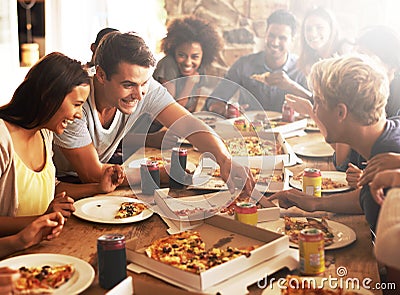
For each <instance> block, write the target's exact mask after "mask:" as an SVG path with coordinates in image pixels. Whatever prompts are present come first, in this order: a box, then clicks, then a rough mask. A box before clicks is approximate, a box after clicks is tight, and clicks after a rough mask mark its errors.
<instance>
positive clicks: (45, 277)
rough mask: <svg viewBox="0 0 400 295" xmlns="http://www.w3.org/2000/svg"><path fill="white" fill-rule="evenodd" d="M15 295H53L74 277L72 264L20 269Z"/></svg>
mask: <svg viewBox="0 0 400 295" xmlns="http://www.w3.org/2000/svg"><path fill="white" fill-rule="evenodd" d="M19 272H20V277H19V278H18V279H17V281H16V282H15V289H16V290H15V293H14V294H51V293H53V292H54V291H55V289H57V288H59V287H60V286H62V285H63V284H65V283H66V282H68V280H69V279H70V278H71V277H72V275H73V274H74V272H75V268H74V266H73V265H71V264H65V265H57V266H49V265H45V266H41V267H25V266H23V267H20V268H19Z"/></svg>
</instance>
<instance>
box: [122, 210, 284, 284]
mask: <svg viewBox="0 0 400 295" xmlns="http://www.w3.org/2000/svg"><path fill="white" fill-rule="evenodd" d="M195 230H196V231H198V232H199V233H200V235H201V237H202V239H203V241H204V242H205V244H206V248H212V247H218V248H226V247H227V246H232V247H249V246H257V248H256V249H254V250H252V251H251V252H250V253H251V255H250V256H249V257H245V256H240V257H238V258H235V259H233V260H231V261H228V262H226V263H223V264H220V265H218V266H215V267H213V268H210V269H208V270H206V271H203V272H201V273H200V274H196V273H191V272H187V271H184V270H181V269H178V268H176V267H173V266H171V265H168V264H165V263H162V262H159V261H156V260H154V259H151V258H149V257H147V255H146V254H145V252H144V250H145V249H144V248H139V247H138V243H137V242H138V240H137V239H133V240H130V241H128V243H127V246H126V248H127V260H128V261H130V262H133V263H135V264H137V265H140V266H142V267H144V268H146V269H149V270H150V271H151V273H152V274H153V275H155V276H157V277H159V278H161V279H165V280H167V281H169V282H172V283H174V282H176V283H177V284H179V285H180V286H184V287H186V288H189V289H194V290H199V291H201V290H206V289H208V288H210V287H211V286H214V285H216V284H218V283H220V282H222V281H225V280H227V279H229V278H231V277H234V276H236V275H238V274H240V273H242V272H244V271H246V270H248V269H251V268H253V267H256V266H257V265H259V264H260V263H263V262H265V261H267V260H269V259H273V258H274V257H276V256H278V255H280V254H282V253H284V252H285V251H288V250H289V239H288V237H287V236H285V235H282V234H278V233H275V232H271V231H268V230H265V229H262V228H258V227H255V226H251V225H248V224H244V223H241V222H239V221H236V220H230V219H227V218H224V217H222V216H219V215H215V216H213V217H210V218H207V219H205V220H203V222H202V223H201V224H200V225H199V226H197V227H196V228H195ZM207 245H208V247H207Z"/></svg>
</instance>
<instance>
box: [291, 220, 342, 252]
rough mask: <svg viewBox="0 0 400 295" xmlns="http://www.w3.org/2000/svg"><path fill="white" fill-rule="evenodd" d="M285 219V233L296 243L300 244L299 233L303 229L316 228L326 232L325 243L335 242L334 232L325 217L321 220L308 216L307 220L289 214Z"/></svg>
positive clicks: (326, 244) (327, 244)
mask: <svg viewBox="0 0 400 295" xmlns="http://www.w3.org/2000/svg"><path fill="white" fill-rule="evenodd" d="M284 221H285V234H286V235H288V236H289V240H290V241H291V242H293V243H295V244H299V235H300V232H301V231H302V230H303V229H306V228H316V229H319V230H321V231H322V233H323V234H324V245H325V247H326V246H329V245H331V244H333V238H334V234H333V233H332V231H331V230H330V228H329V226H328V223H327V221H326V218H325V217H322V219H321V220H317V219H315V218H310V217H307V220H306V221H302V220H299V219H295V218H291V217H288V216H285V217H284Z"/></svg>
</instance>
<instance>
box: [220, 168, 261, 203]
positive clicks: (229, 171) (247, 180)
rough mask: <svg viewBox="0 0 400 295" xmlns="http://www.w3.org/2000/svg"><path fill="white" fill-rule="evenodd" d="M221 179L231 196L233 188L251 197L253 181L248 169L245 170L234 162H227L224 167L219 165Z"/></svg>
mask: <svg viewBox="0 0 400 295" xmlns="http://www.w3.org/2000/svg"><path fill="white" fill-rule="evenodd" d="M220 167H221V177H222V179H223V180H224V181H225V182H226V184H227V186H228V189H229V191H230V192H231V193H232V194H233V193H234V192H235V187H236V188H239V189H243V191H244V192H245V193H247V194H248V195H249V196H251V194H252V192H253V189H254V186H255V180H254V178H253V175H252V174H251V172H250V170H249V168H246V167H244V166H242V165H240V164H238V163H235V162H234V161H228V162H227V163H226V164H225V165H220Z"/></svg>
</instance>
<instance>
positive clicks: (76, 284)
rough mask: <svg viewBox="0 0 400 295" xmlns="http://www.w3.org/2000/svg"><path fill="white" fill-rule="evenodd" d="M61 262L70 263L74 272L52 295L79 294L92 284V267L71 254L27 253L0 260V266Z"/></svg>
mask: <svg viewBox="0 0 400 295" xmlns="http://www.w3.org/2000/svg"><path fill="white" fill-rule="evenodd" d="M63 264H72V265H73V266H74V267H75V273H74V274H73V275H72V277H71V278H70V279H69V281H68V282H66V283H65V284H64V285H62V286H61V287H60V288H58V289H56V290H55V291H54V293H53V294H54V295H56V294H79V293H81V292H83V291H84V290H86V289H87V288H88V287H89V286H90V285H91V284H92V282H93V279H94V276H95V272H94V269H93V267H92V266H91V265H90V264H89V263H87V262H86V261H83V260H82V259H79V258H76V257H73V256H68V255H62V254H52V253H40V254H27V255H20V256H15V257H11V258H8V259H5V260H3V261H1V262H0V266H8V267H10V268H13V269H19V268H20V267H22V266H26V267H38V266H40V267H41V266H44V265H50V266H56V265H63Z"/></svg>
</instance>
